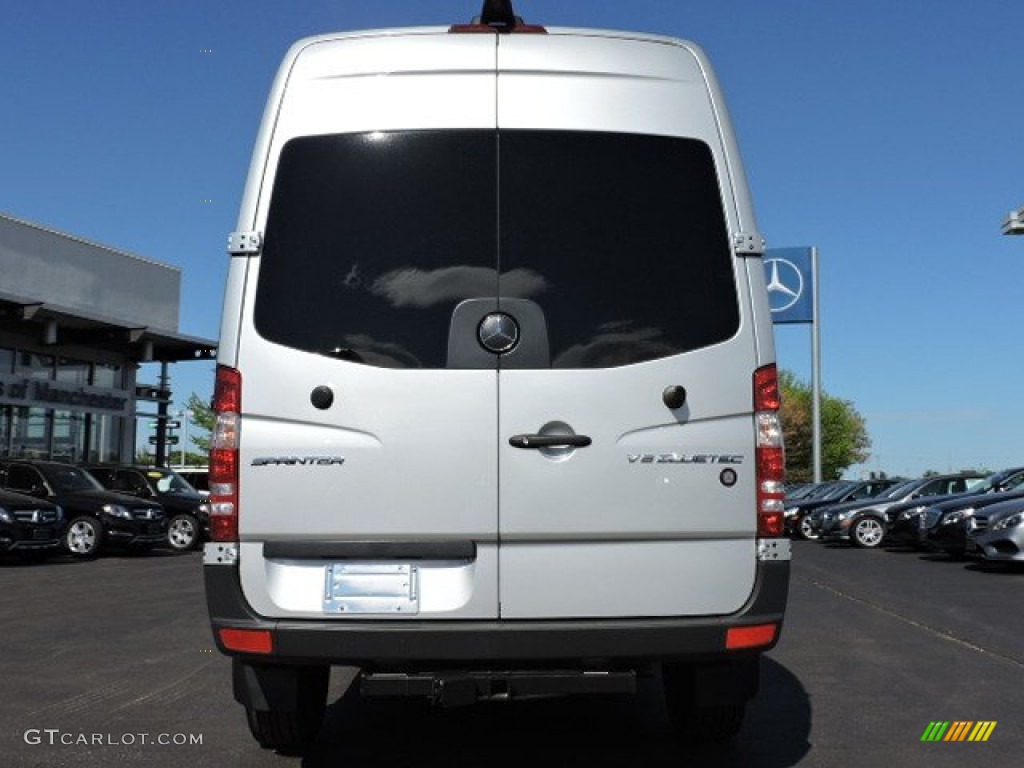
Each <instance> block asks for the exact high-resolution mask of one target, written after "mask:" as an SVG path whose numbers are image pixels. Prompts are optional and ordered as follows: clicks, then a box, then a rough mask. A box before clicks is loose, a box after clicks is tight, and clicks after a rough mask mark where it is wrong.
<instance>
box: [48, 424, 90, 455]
mask: <svg viewBox="0 0 1024 768" xmlns="http://www.w3.org/2000/svg"><path fill="white" fill-rule="evenodd" d="M85 419H86V415H85V414H84V413H77V412H72V411H54V414H53V443H52V446H51V452H50V456H51V458H52V459H53V460H54V461H67V462H71V463H72V464H74V463H75V462H78V461H82V460H83V459H85V429H84V427H85Z"/></svg>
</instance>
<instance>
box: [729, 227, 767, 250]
mask: <svg viewBox="0 0 1024 768" xmlns="http://www.w3.org/2000/svg"><path fill="white" fill-rule="evenodd" d="M764 247H765V241H764V237H763V236H762V235H761V233H759V232H736V233H734V234H733V236H732V249H733V252H734V253H735V254H736V255H737V256H760V255H761V254H763V253H764Z"/></svg>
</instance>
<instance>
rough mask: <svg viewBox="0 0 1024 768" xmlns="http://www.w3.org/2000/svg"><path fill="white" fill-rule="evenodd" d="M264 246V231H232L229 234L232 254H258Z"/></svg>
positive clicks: (229, 246) (229, 249)
mask: <svg viewBox="0 0 1024 768" xmlns="http://www.w3.org/2000/svg"><path fill="white" fill-rule="evenodd" d="M262 247H263V233H262V232H232V233H231V234H230V235H228V253H229V254H231V255H232V256H258V255H259V252H260V249H261V248H262Z"/></svg>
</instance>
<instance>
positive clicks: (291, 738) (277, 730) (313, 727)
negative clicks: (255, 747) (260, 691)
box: [245, 705, 324, 754]
mask: <svg viewBox="0 0 1024 768" xmlns="http://www.w3.org/2000/svg"><path fill="white" fill-rule="evenodd" d="M323 715H324V707H323V705H321V707H320V710H319V712H310V711H303V712H278V711H271V712H263V711H260V710H256V709H253V708H251V707H246V708H245V717H246V720H247V721H248V723H249V732H250V733H251V734H252V736H253V738H254V739H256V741H258V742H259V745H260V746H261V747H263V748H264V749H273V750H277V751H278V752H284V753H293V754H294V753H297V752H301V751H302V750H303V749H304V748H305V747H307V746H308V745H309V744H310V743H311V742H312V741H313V740H314V739H316V735H317V732H318V731H319V730H320V723H321V721H322V720H323Z"/></svg>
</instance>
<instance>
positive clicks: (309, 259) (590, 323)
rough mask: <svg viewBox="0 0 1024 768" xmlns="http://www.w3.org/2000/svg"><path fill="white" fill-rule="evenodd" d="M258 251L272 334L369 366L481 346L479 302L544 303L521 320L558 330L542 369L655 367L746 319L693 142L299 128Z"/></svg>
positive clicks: (712, 182)
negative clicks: (470, 305) (471, 310)
mask: <svg viewBox="0 0 1024 768" xmlns="http://www.w3.org/2000/svg"><path fill="white" fill-rule="evenodd" d="M499 169H500V170H499ZM499 179H500V182H499ZM499 241H500V245H499ZM261 261H262V265H261V267H260V277H259V286H258V288H257V294H256V304H255V323H256V328H257V330H258V331H259V333H260V334H261V335H263V336H264V337H265V338H268V339H270V340H272V341H276V342H278V343H281V344H285V345H287V346H291V347H295V348H298V349H303V350H307V351H313V352H320V353H323V354H334V355H336V356H338V357H341V358H344V359H350V360H356V361H359V362H364V363H367V364H371V365H379V366H386V367H427V368H443V367H445V366H446V365H448V354H449V350H450V348H451V345H450V342H455V343H466V344H470V345H475V344H476V340H475V338H468V339H452V340H450V339H449V333H450V331H451V329H452V328H455V329H456V330H457V331H458V332H459V333H463V331H461V330H459V327H458V326H457V325H453V323H452V313H453V310H454V309H455V307H456V306H457V305H458V304H459V303H460V302H462V301H463V300H465V299H470V298H481V299H488V298H490V299H493V298H495V297H500V298H499V301H500V300H501V299H517V300H521V302H522V301H525V302H528V303H532V304H534V305H536V307H535V308H534V309H535V310H537V311H534V312H533V316H534V317H535V318H536V317H540V318H542V320H543V322H542V323H536V322H533V323H532V324H531V325H530V326H529V327H527V326H525V325H524V327H523V340H522V344H523V345H524V347H525V345H526V344H533V343H535V342H536V339H533V338H530V335H531V334H533V335H537V334H540V335H541V336H544V335H546V339H545V342H546V343H544V344H543V345H541V347H540V348H542V349H544V350H545V353H544V356H543V358H542V360H541V362H539V363H536V365H538V366H541V365H542V366H543V367H547V366H551V367H556V368H594V367H609V366H617V365H626V364H629V363H636V362H642V361H645V360H651V359H655V358H659V357H665V356H668V355H673V354H677V353H680V352H685V351H688V350H692V349H696V348H699V347H702V346H707V345H710V344H714V343H717V342H720V341H723V340H725V339H727V338H729V337H730V336H731V335H733V334H734V333H735V332H736V330H737V329H738V327H739V313H738V308H737V297H736V289H735V285H734V280H735V277H734V266H733V257H732V254H731V251H730V249H729V245H728V235H727V231H726V226H725V220H724V216H723V212H722V201H721V195H720V192H719V185H718V180H717V176H716V174H715V168H714V163H713V159H712V156H711V152H710V150H709V149H708V147H707V146H706V145H705V144H703V143H701V142H698V141H694V140H687V139H675V138H667V137H659V136H637V135H627V134H602V133H588V132H568V131H561V132H559V131H502V132H500V133H497V134H496V133H495V132H494V131H471V130H464V131H418V132H398V133H387V134H378V133H373V134H357V135H340V136H318V137H307V138H301V139H296V140H293V141H291V142H289V143H288V144H287V145H286V147H285V149H284V151H283V153H282V156H281V160H280V166H279V169H278V173H277V178H276V180H275V183H274V189H273V196H272V199H271V204H270V212H269V217H268V222H267V227H266V237H265V245H264V251H263V255H262V257H261ZM499 275H500V277H499ZM508 306H509V307H510V309H509V311H510V312H513V313H514V312H518V311H522V312H527V311H528V309H529V308H528V307H525V308H524V306H523V304H522V303H520V304H518V305H516V304H512V303H510V304H509V305H508ZM475 322H476V321H475V320H473V321H472V323H470V324H468V325H466V326H465V328H466V331H465V334H467V335H475V334H473V330H475V328H476V325H475ZM453 333H454V331H453ZM534 349H536V347H534ZM535 359H536V358H532V357H531V358H530V360H531V363H530V365H531V366H532V365H534V362H533V361H534V360H535Z"/></svg>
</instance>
